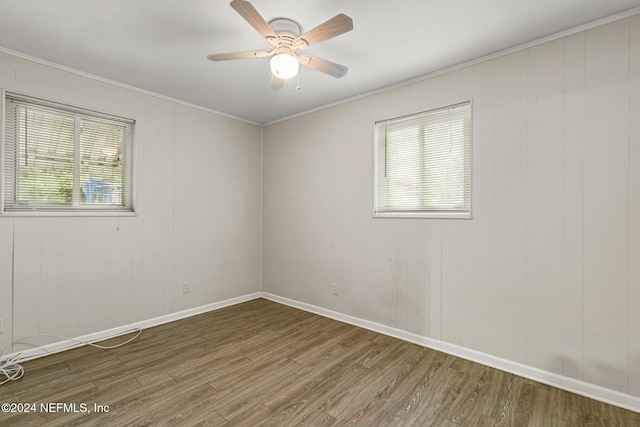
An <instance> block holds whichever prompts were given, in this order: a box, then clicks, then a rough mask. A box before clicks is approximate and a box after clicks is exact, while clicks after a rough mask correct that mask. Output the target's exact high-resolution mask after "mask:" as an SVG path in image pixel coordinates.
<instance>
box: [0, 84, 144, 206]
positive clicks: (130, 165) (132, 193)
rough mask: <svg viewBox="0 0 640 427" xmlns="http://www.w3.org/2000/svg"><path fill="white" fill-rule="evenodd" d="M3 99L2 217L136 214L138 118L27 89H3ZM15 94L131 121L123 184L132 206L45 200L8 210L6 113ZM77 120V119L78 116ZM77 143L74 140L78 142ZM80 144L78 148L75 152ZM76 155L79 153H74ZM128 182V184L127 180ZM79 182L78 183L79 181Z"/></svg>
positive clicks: (62, 109)
mask: <svg viewBox="0 0 640 427" xmlns="http://www.w3.org/2000/svg"><path fill="white" fill-rule="evenodd" d="M0 94H1V99H0V217H20V216H59V217H75V216H80V217H91V216H94V217H95V216H136V215H137V214H136V208H135V206H136V202H135V201H136V185H135V184H136V179H135V176H136V174H135V170H136V166H135V161H136V155H135V151H136V147H137V144H136V143H135V140H136V133H137V126H136V120H135V119H133V118H127V117H123V116H118V115H116V114H112V113H106V112H102V111H98V110H95V109H91V108H86V107H81V106H78V105H72V104H69V103H66V102H60V101H55V100H50V99H47V98H43V97H40V96H33V95H29V94H25V93H24V92H18V91H14V90H10V89H6V88H2V89H1V90H0ZM8 97H13V98H17V99H20V100H22V101H25V102H33V103H35V104H36V105H42V106H44V107H46V108H52V109H54V110H59V111H60V113H61V115H62V114H72V115H73V114H78V115H84V116H86V118H88V119H91V120H96V121H104V120H105V119H106V120H107V121H113V122H122V123H127V124H128V126H129V127H130V131H129V140H128V144H129V147H128V149H127V150H126V151H127V153H128V158H125V159H124V160H123V163H124V164H123V172H122V173H123V187H125V186H126V187H128V190H123V196H122V197H123V198H125V197H126V198H127V200H130V205H129V206H127V205H125V204H123V205H109V204H104V205H99V204H96V205H84V206H83V205H81V204H75V205H74V204H72V203H69V204H60V205H59V206H55V205H53V204H51V205H47V204H46V203H43V204H41V205H39V204H37V203H34V205H33V207H32V208H30V209H29V208H25V209H15V210H14V209H11V208H9V209H7V205H6V203H7V200H6V189H5V182H6V176H5V173H6V172H7V170H6V168H5V158H6V154H5V153H6V149H7V148H6V147H7V145H8V142H7V140H6V134H5V131H6V125H7V123H6V113H7V108H8V107H7V98H8ZM76 120H77V119H76ZM75 143H76V142H74V144H75ZM76 148H77V147H74V151H75V149H76ZM74 156H75V154H74ZM77 166H78V165H77V164H76V165H74V171H73V176H74V181H76V180H77V178H79V174H80V171H76V167H77ZM127 181H128V183H127ZM75 184H77V183H75ZM74 191H81V190H79V189H75V185H74ZM125 191H128V193H127V194H128V196H125V193H124V192H125Z"/></svg>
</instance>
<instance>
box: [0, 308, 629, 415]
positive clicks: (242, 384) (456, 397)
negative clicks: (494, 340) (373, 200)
mask: <svg viewBox="0 0 640 427" xmlns="http://www.w3.org/2000/svg"><path fill="white" fill-rule="evenodd" d="M115 341H117V340H116V339H114V340H112V342H115ZM24 367H25V371H26V373H25V376H24V377H23V378H22V379H20V380H19V381H15V382H11V383H9V384H5V385H3V386H0V402H15V403H18V402H19V403H30V404H33V403H35V404H36V405H37V410H36V412H35V413H20V414H17V413H13V414H7V413H0V425H2V426H6V425H30V426H31V425H60V426H62V425H64V426H67V425H97V426H98V425H99V426H104V425H109V426H117V425H127V426H128V425H141V424H148V425H158V424H160V425H195V424H206V425H240V426H256V425H271V426H281V425H309V426H322V425H345V424H348V425H356V424H357V425H365V426H453V425H460V426H494V425H504V426H581V425H585V426H591V425H593V426H601V425H603V426H604V425H607V426H640V414H637V413H634V412H630V411H626V410H623V409H619V408H616V407H614V406H610V405H606V404H603V403H600V402H597V401H593V400H590V399H587V398H584V397H580V396H577V395H575V394H572V393H568V392H564V391H561V390H558V389H555V388H553V387H549V386H545V385H542V384H539V383H536V382H534V381H530V380H527V379H524V378H521V377H517V376H515V375H511V374H507V373H504V372H501V371H498V370H495V369H492V368H488V367H485V366H482V365H479V364H476V363H472V362H468V361H466V360H463V359H460V358H457V357H453V356H449V355H446V354H443V353H440V352H437V351H433V350H428V349H426V348H423V347H420V346H418V345H414V344H410V343H407V342H404V341H400V340H398V339H394V338H390V337H387V336H384V335H380V334H377V333H374V332H371V331H367V330H364V329H360V328H357V327H355V326H351V325H347V324H344V323H340V322H337V321H334V320H330V319H327V318H324V317H321V316H317V315H314V314H310V313H306V312H304V311H300V310H297V309H294V308H290V307H286V306H283V305H280V304H277V303H274V302H270V301H267V300H264V299H258V300H254V301H250V302H247V303H243V304H239V305H236V306H233V307H228V308H225V309H221V310H218V311H214V312H210V313H206V314H203V315H200V316H195V317H191V318H188V319H184V320H180V321H177V322H173V323H170V324H166V325H162V326H158V327H155V328H150V329H146V330H145V331H143V333H142V335H141V336H140V337H138V339H137V340H135V341H133V342H132V343H130V344H128V345H126V346H124V347H121V348H118V349H114V350H99V349H95V348H92V347H82V348H78V349H75V350H70V351H67V352H64V353H59V354H55V355H52V356H48V357H45V358H41V359H37V360H33V361H31V362H27V363H25V364H24ZM41 403H45V404H55V403H62V404H65V403H66V404H67V405H68V406H67V408H64V406H56V405H53V406H51V405H50V407H52V408H54V409H58V408H59V410H60V411H61V412H58V413H51V412H49V413H47V412H43V411H42V408H41V407H40V404H41ZM71 403H75V404H76V406H75V410H76V411H79V412H75V413H74V412H69V410H71V409H73V407H71V406H69V404H71ZM83 405H86V411H90V412H91V413H88V412H83V411H84V410H85V407H84V406H83ZM94 405H100V406H101V407H102V408H103V410H106V409H107V407H108V412H95V409H96V407H95V406H94ZM65 409H66V412H65ZM98 409H99V407H98Z"/></svg>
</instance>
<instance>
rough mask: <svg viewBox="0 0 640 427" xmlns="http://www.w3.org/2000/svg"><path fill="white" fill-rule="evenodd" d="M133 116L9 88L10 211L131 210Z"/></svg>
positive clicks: (6, 157) (6, 165) (6, 153)
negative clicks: (118, 114) (13, 92)
mask: <svg viewBox="0 0 640 427" xmlns="http://www.w3.org/2000/svg"><path fill="white" fill-rule="evenodd" d="M133 129H134V121H133V120H129V119H124V118H120V117H115V116H111V115H106V114H101V113H96V112H93V111H89V110H83V109H79V108H74V107H70V106H66V105H62V104H58V103H53V102H49V101H44V100H40V99H36V98H31V97H26V96H22V95H17V94H12V93H9V92H7V93H6V95H5V115H4V143H3V180H4V183H3V191H4V194H3V196H4V197H3V202H4V203H3V205H4V206H3V210H4V212H71V211H77V212H96V211H100V212H105V211H107V212H108V211H112V212H132V211H133V197H132V196H133V188H132V148H133Z"/></svg>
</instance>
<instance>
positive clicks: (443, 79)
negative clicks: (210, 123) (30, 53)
mask: <svg viewBox="0 0 640 427" xmlns="http://www.w3.org/2000/svg"><path fill="white" fill-rule="evenodd" d="M347 78H348V77H347ZM468 99H473V177H474V180H473V219H472V220H437V219H430V220H429V219H388V218H383V219H380V218H376V219H373V218H372V203H373V194H372V191H373V190H372V187H373V170H372V169H373V123H374V122H375V121H376V120H381V119H387V118H391V117H396V116H401V115H405V114H409V113H414V112H419V111H423V110H427V109H430V108H434V107H439V106H442V105H446V104H451V103H455V102H459V101H464V100H468ZM263 167H264V179H263V186H264V190H263V191H264V197H263V199H264V202H263V209H264V211H263V290H264V291H266V292H270V293H273V294H276V295H280V296H283V297H287V298H291V299H293V300H297V301H301V302H304V303H308V304H312V305H315V306H318V307H322V308H326V309H331V310H335V311H338V312H340V313H343V314H348V315H352V316H356V317H358V318H361V319H365V320H369V321H375V322H379V323H382V324H385V325H390V326H393V327H396V328H399V329H402V330H406V331H409V332H413V333H416V334H420V335H423V336H426V337H430V338H433V339H436V340H442V341H445V342H448V343H452V344H457V345H460V346H463V347H466V348H470V349H475V350H479V351H481V352H484V353H488V354H490V355H494V356H497V357H500V358H504V359H508V360H511V361H515V362H519V363H522V364H526V365H529V366H532V367H535V368H539V369H542V370H545V371H548V372H552V373H556V374H560V375H564V376H567V377H571V378H575V379H578V380H583V381H586V382H588V383H591V384H596V385H599V386H602V387H605V388H608V389H611V390H616V391H620V392H622V393H626V394H629V395H631V396H637V397H640V16H638V15H636V16H633V17H631V18H626V19H623V20H620V21H616V22H613V23H609V24H606V25H603V26H600V27H597V28H594V29H590V30H587V31H585V32H581V33H577V34H573V35H571V36H567V37H564V38H561V39H557V40H554V41H550V42H547V43H544V44H540V45H537V46H534V47H530V48H528V49H524V50H520V51H518V52H514V53H510V54H508V55H504V56H501V57H497V58H494V59H491V60H487V61H484V62H482V63H478V64H476V65H472V66H468V67H465V68H461V69H458V70H456V71H452V72H448V73H445V74H441V75H438V76H435V77H432V78H429V79H425V80H422V81H419V82H416V83H414V84H411V85H408V86H404V87H401V88H396V89H393V90H389V91H386V92H383V93H380V94H376V95H373V96H370V97H368V98H363V99H359V100H355V101H352V102H349V103H346V104H342V105H339V106H335V107H333V108H330V109H326V110H322V111H319V112H315V113H311V114H307V115H304V116H300V117H297V118H292V119H289V120H286V121H282V122H279V123H275V124H272V125H270V126H267V127H266V128H265V132H264V165H263ZM334 283H335V284H337V285H338V288H339V292H338V295H337V296H334V295H332V284H334Z"/></svg>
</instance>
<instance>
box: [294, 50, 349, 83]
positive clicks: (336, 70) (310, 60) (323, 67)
mask: <svg viewBox="0 0 640 427" xmlns="http://www.w3.org/2000/svg"><path fill="white" fill-rule="evenodd" d="M298 58H299V59H298V60H299V62H300V65H304V66H305V67H309V68H313V69H314V70H318V71H321V72H323V73H325V74H329V75H330V76H333V77H336V78H338V79H339V78H340V77H344V76H345V75H346V74H347V70H348V68H347V67H345V66H344V65H340V64H336V63H335V62H331V61H327V60H326V59H322V58H318V57H317V56H311V55H306V54H303V55H298Z"/></svg>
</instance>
